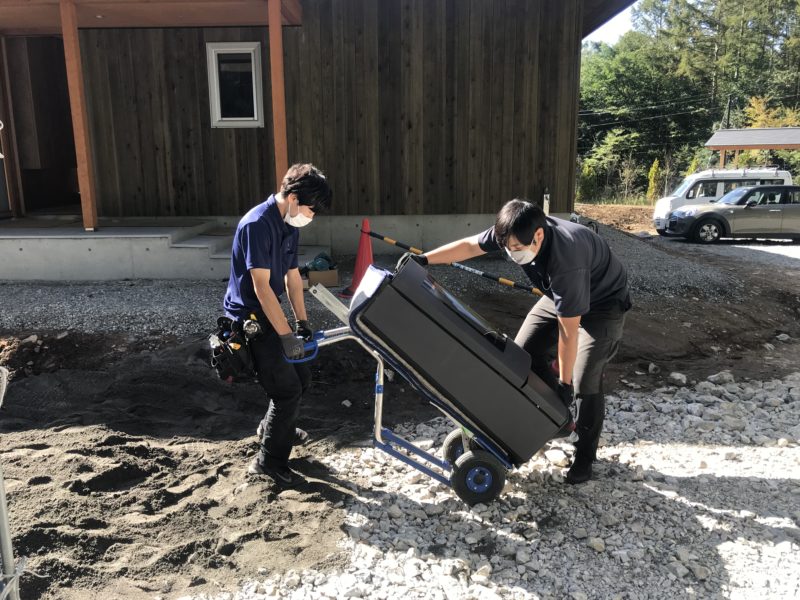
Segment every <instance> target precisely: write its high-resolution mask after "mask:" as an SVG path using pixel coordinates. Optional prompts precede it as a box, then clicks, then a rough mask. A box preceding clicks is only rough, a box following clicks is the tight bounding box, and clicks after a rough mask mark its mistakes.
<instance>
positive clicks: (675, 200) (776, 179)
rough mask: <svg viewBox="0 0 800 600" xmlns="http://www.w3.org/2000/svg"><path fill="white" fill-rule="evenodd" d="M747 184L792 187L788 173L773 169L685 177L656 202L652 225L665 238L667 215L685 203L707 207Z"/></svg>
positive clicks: (715, 170) (718, 170)
mask: <svg viewBox="0 0 800 600" xmlns="http://www.w3.org/2000/svg"><path fill="white" fill-rule="evenodd" d="M751 185H792V176H791V175H790V174H789V171H779V170H778V169H777V168H776V167H761V168H755V169H709V170H708V171H699V172H697V173H693V174H691V175H689V176H688V177H687V178H686V179H684V180H683V182H682V183H681V184H680V185H679V186H678V187H677V188H675V190H674V191H673V192H672V193H671V194H670V195H669V196H666V197H664V198H661V199H660V200H659V201H658V202H656V208H655V210H654V211H653V226H654V227H655V228H656V231H657V232H658V233H659V235H665V229H666V228H667V224H668V222H669V215H670V213H671V212H672V211H673V210H675V209H676V208H678V207H679V206H684V205H686V204H708V203H709V202H711V201H712V200H719V199H720V198H721V197H722V196H724V195H725V194H727V193H728V192H730V191H731V190H735V189H736V188H739V187H746V186H751Z"/></svg>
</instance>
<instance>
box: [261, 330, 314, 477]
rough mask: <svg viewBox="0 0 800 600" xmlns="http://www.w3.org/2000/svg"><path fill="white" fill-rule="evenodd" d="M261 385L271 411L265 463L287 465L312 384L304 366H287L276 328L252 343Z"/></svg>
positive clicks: (267, 418) (263, 447)
mask: <svg viewBox="0 0 800 600" xmlns="http://www.w3.org/2000/svg"><path fill="white" fill-rule="evenodd" d="M250 350H251V351H252V354H253V362H254V364H255V369H256V374H257V375H258V381H259V383H260V384H261V387H263V388H264V391H265V392H266V393H267V400H268V402H269V408H268V410H267V414H266V416H265V417H264V419H263V421H262V422H263V423H264V433H263V435H262V437H261V450H260V458H261V460H262V461H263V460H271V461H274V462H279V463H282V464H286V463H287V462H288V460H289V455H290V454H291V452H292V444H293V442H294V430H295V424H296V423H297V417H298V415H299V413H300V400H301V399H302V397H303V393H304V392H305V391H306V389H307V388H308V385H309V383H310V382H311V371H310V370H309V368H308V366H307V365H306V364H304V363H300V364H292V363H288V362H286V359H285V358H284V354H283V346H282V345H281V341H280V338H279V337H278V334H277V333H276V332H275V330H273V329H272V328H268V329H266V331H264V333H262V334H261V335H259V336H258V337H256V338H255V339H253V340H251V341H250Z"/></svg>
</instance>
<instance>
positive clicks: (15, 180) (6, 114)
mask: <svg viewBox="0 0 800 600" xmlns="http://www.w3.org/2000/svg"><path fill="white" fill-rule="evenodd" d="M0 121H2V122H3V129H2V131H0V148H2V150H3V152H2V154H5V158H4V159H3V168H4V170H5V176H6V188H7V189H8V207H9V209H10V210H11V216H12V217H21V216H23V215H24V214H25V197H24V195H23V193H22V175H21V173H20V170H19V150H18V149H17V136H16V132H15V131H14V105H13V103H12V102H11V80H10V77H9V74H8V50H7V48H6V39H5V38H0Z"/></svg>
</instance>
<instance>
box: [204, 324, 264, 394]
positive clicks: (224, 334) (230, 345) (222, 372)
mask: <svg viewBox="0 0 800 600" xmlns="http://www.w3.org/2000/svg"><path fill="white" fill-rule="evenodd" d="M208 342H209V345H210V346H211V366H212V367H213V368H214V370H215V371H216V372H217V375H218V376H219V378H220V379H222V380H223V381H227V382H228V383H233V382H235V381H246V380H248V379H252V378H253V377H255V370H254V365H253V355H252V354H251V353H250V345H249V344H248V343H247V336H246V335H245V332H244V331H242V326H241V323H240V322H238V321H234V320H233V319H229V318H228V317H220V318H218V319H217V330H216V331H215V332H214V333H212V334H211V335H210V336H209V337H208Z"/></svg>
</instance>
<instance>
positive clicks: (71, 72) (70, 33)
mask: <svg viewBox="0 0 800 600" xmlns="http://www.w3.org/2000/svg"><path fill="white" fill-rule="evenodd" d="M59 4H60V9H61V35H62V36H63V38H64V58H65V60H66V63H67V86H68V87H69V105H70V109H71V112H72V132H73V135H74V137H75V157H76V159H77V161H78V187H79V189H80V193H81V212H82V213H83V227H84V229H86V231H94V230H95V229H97V202H96V201H95V190H94V167H93V165H92V154H91V150H90V145H89V144H90V140H89V121H88V119H87V113H86V94H85V92H84V88H83V69H82V68H81V47H80V42H79V39H78V16H77V13H76V11H75V3H74V1H73V0H60V3H59Z"/></svg>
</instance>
